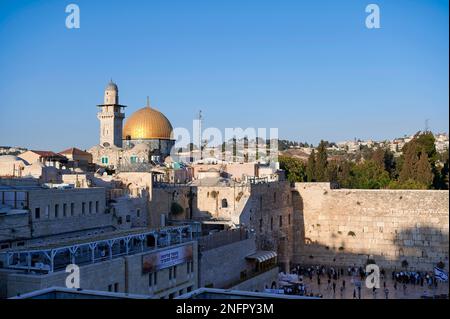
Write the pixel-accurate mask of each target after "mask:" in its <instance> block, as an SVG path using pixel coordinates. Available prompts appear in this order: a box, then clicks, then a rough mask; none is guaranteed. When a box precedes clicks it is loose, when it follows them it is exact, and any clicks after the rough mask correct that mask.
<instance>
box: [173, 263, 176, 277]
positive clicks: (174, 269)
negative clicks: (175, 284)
mask: <svg viewBox="0 0 450 319" xmlns="http://www.w3.org/2000/svg"><path fill="white" fill-rule="evenodd" d="M173 278H177V266H173Z"/></svg>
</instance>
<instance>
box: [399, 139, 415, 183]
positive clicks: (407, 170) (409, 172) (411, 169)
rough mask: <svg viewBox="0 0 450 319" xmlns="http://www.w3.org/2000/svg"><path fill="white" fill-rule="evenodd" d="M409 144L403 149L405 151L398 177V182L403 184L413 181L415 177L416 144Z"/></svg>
mask: <svg viewBox="0 0 450 319" xmlns="http://www.w3.org/2000/svg"><path fill="white" fill-rule="evenodd" d="M411 142H412V143H411V144H405V146H404V147H403V149H405V148H406V151H404V153H403V163H402V168H401V171H400V175H399V182H400V183H404V182H406V181H408V180H415V178H416V175H417V171H416V168H417V162H418V160H419V158H418V155H417V153H418V152H417V144H416V143H415V142H413V141H411Z"/></svg>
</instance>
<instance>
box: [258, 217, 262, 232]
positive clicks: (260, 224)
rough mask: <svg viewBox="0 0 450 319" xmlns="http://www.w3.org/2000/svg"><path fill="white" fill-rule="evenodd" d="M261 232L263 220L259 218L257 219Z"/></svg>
mask: <svg viewBox="0 0 450 319" xmlns="http://www.w3.org/2000/svg"><path fill="white" fill-rule="evenodd" d="M262 231H263V219H262V218H260V219H259V232H262Z"/></svg>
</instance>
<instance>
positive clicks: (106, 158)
mask: <svg viewBox="0 0 450 319" xmlns="http://www.w3.org/2000/svg"><path fill="white" fill-rule="evenodd" d="M102 164H108V156H102Z"/></svg>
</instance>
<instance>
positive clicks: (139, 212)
mask: <svg viewBox="0 0 450 319" xmlns="http://www.w3.org/2000/svg"><path fill="white" fill-rule="evenodd" d="M136 216H137V217H141V210H140V209H137V210H136Z"/></svg>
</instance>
